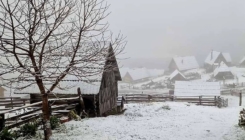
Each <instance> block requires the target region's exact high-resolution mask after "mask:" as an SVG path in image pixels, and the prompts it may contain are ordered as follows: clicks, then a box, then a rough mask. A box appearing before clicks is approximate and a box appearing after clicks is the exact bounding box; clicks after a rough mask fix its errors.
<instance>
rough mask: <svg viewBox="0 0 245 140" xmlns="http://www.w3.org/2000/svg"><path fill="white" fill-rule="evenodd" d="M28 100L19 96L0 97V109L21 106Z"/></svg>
mask: <svg viewBox="0 0 245 140" xmlns="http://www.w3.org/2000/svg"><path fill="white" fill-rule="evenodd" d="M29 102H30V100H29V99H23V98H20V97H1V98H0V111H3V110H10V109H13V108H14V107H21V106H24V105H26V104H28V103H29ZM3 107H4V108H3Z"/></svg>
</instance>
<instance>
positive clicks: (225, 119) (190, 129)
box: [52, 96, 245, 140]
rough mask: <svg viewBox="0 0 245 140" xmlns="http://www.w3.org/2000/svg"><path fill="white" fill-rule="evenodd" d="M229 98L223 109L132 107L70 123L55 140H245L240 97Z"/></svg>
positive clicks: (172, 104)
mask: <svg viewBox="0 0 245 140" xmlns="http://www.w3.org/2000/svg"><path fill="white" fill-rule="evenodd" d="M226 98H227V97H226ZM228 98H229V107H228V108H221V109H219V108H217V107H204V106H196V105H193V104H187V103H176V102H164V103H140V104H128V105H126V108H127V110H126V111H125V112H124V114H122V115H118V116H108V117H102V118H90V119H85V120H82V121H81V122H79V121H78V122H75V121H72V122H68V123H66V124H65V126H66V128H67V129H66V131H61V132H54V134H53V137H52V140H62V139H63V140H244V138H245V130H243V129H241V128H239V127H238V125H237V123H238V115H239V110H240V108H241V107H239V106H238V98H237V97H231V96H229V97H228Z"/></svg>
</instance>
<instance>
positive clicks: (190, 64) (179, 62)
mask: <svg viewBox="0 0 245 140" xmlns="http://www.w3.org/2000/svg"><path fill="white" fill-rule="evenodd" d="M173 61H174V62H175V64H176V66H177V68H178V69H179V70H180V71H183V70H190V69H197V68H199V65H198V63H197V60H196V58H195V57H194V56H185V57H174V58H173Z"/></svg>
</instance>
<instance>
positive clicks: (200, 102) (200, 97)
mask: <svg viewBox="0 0 245 140" xmlns="http://www.w3.org/2000/svg"><path fill="white" fill-rule="evenodd" d="M199 105H202V96H199Z"/></svg>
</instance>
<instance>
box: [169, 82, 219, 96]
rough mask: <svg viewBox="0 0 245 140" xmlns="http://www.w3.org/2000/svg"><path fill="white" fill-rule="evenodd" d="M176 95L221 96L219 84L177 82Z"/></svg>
mask: <svg viewBox="0 0 245 140" xmlns="http://www.w3.org/2000/svg"><path fill="white" fill-rule="evenodd" d="M174 95H176V96H205V95H206V96H209V95H211V96H220V84H219V82H201V81H200V82H196V81H195V82H189V81H176V82H175V90H174Z"/></svg>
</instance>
